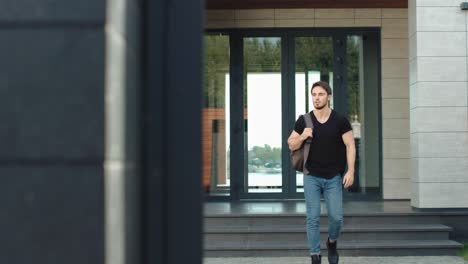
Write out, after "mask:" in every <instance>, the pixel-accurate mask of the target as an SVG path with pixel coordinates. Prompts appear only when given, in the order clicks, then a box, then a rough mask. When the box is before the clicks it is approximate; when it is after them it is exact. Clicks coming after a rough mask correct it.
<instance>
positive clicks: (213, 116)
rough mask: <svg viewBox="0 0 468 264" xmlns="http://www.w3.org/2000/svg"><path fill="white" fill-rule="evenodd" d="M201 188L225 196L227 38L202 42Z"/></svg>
mask: <svg viewBox="0 0 468 264" xmlns="http://www.w3.org/2000/svg"><path fill="white" fill-rule="evenodd" d="M204 41H205V53H204V85H203V86H204V90H203V93H204V94H203V96H204V104H205V105H204V108H203V117H202V118H203V128H202V136H203V139H202V142H203V187H204V189H205V192H206V193H208V194H210V195H229V186H230V177H229V37H228V36H223V35H208V36H205V38H204Z"/></svg>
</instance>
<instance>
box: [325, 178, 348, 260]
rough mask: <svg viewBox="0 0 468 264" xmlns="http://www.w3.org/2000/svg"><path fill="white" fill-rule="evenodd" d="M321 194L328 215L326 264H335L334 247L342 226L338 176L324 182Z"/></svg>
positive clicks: (341, 195) (337, 257)
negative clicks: (327, 263)
mask: <svg viewBox="0 0 468 264" xmlns="http://www.w3.org/2000/svg"><path fill="white" fill-rule="evenodd" d="M323 194H324V196H325V202H326V204H327V213H328V240H327V248H328V262H329V263H330V264H337V263H338V261H339V256H338V251H337V249H336V246H337V240H338V238H339V236H340V233H341V228H342V226H343V187H342V178H341V176H340V175H337V176H335V177H333V178H332V179H330V180H326V182H325V187H324V190H323Z"/></svg>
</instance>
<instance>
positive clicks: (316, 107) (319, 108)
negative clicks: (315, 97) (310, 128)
mask: <svg viewBox="0 0 468 264" xmlns="http://www.w3.org/2000/svg"><path fill="white" fill-rule="evenodd" d="M327 104H328V102H327V103H324V104H323V105H320V106H315V104H314V107H315V109H317V110H322V109H323V108H325V106H327Z"/></svg>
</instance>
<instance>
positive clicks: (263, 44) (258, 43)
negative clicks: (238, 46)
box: [244, 38, 281, 72]
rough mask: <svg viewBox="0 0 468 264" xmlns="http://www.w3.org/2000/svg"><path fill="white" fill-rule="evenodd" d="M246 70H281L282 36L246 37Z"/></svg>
mask: <svg viewBox="0 0 468 264" xmlns="http://www.w3.org/2000/svg"><path fill="white" fill-rule="evenodd" d="M244 71H245V72H281V39H280V38H245V39H244Z"/></svg>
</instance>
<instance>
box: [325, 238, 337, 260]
mask: <svg viewBox="0 0 468 264" xmlns="http://www.w3.org/2000/svg"><path fill="white" fill-rule="evenodd" d="M337 244H338V242H337V241H335V242H333V243H330V239H327V249H328V263H330V264H338V261H339V260H340V256H339V255H338V250H336V246H337Z"/></svg>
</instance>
